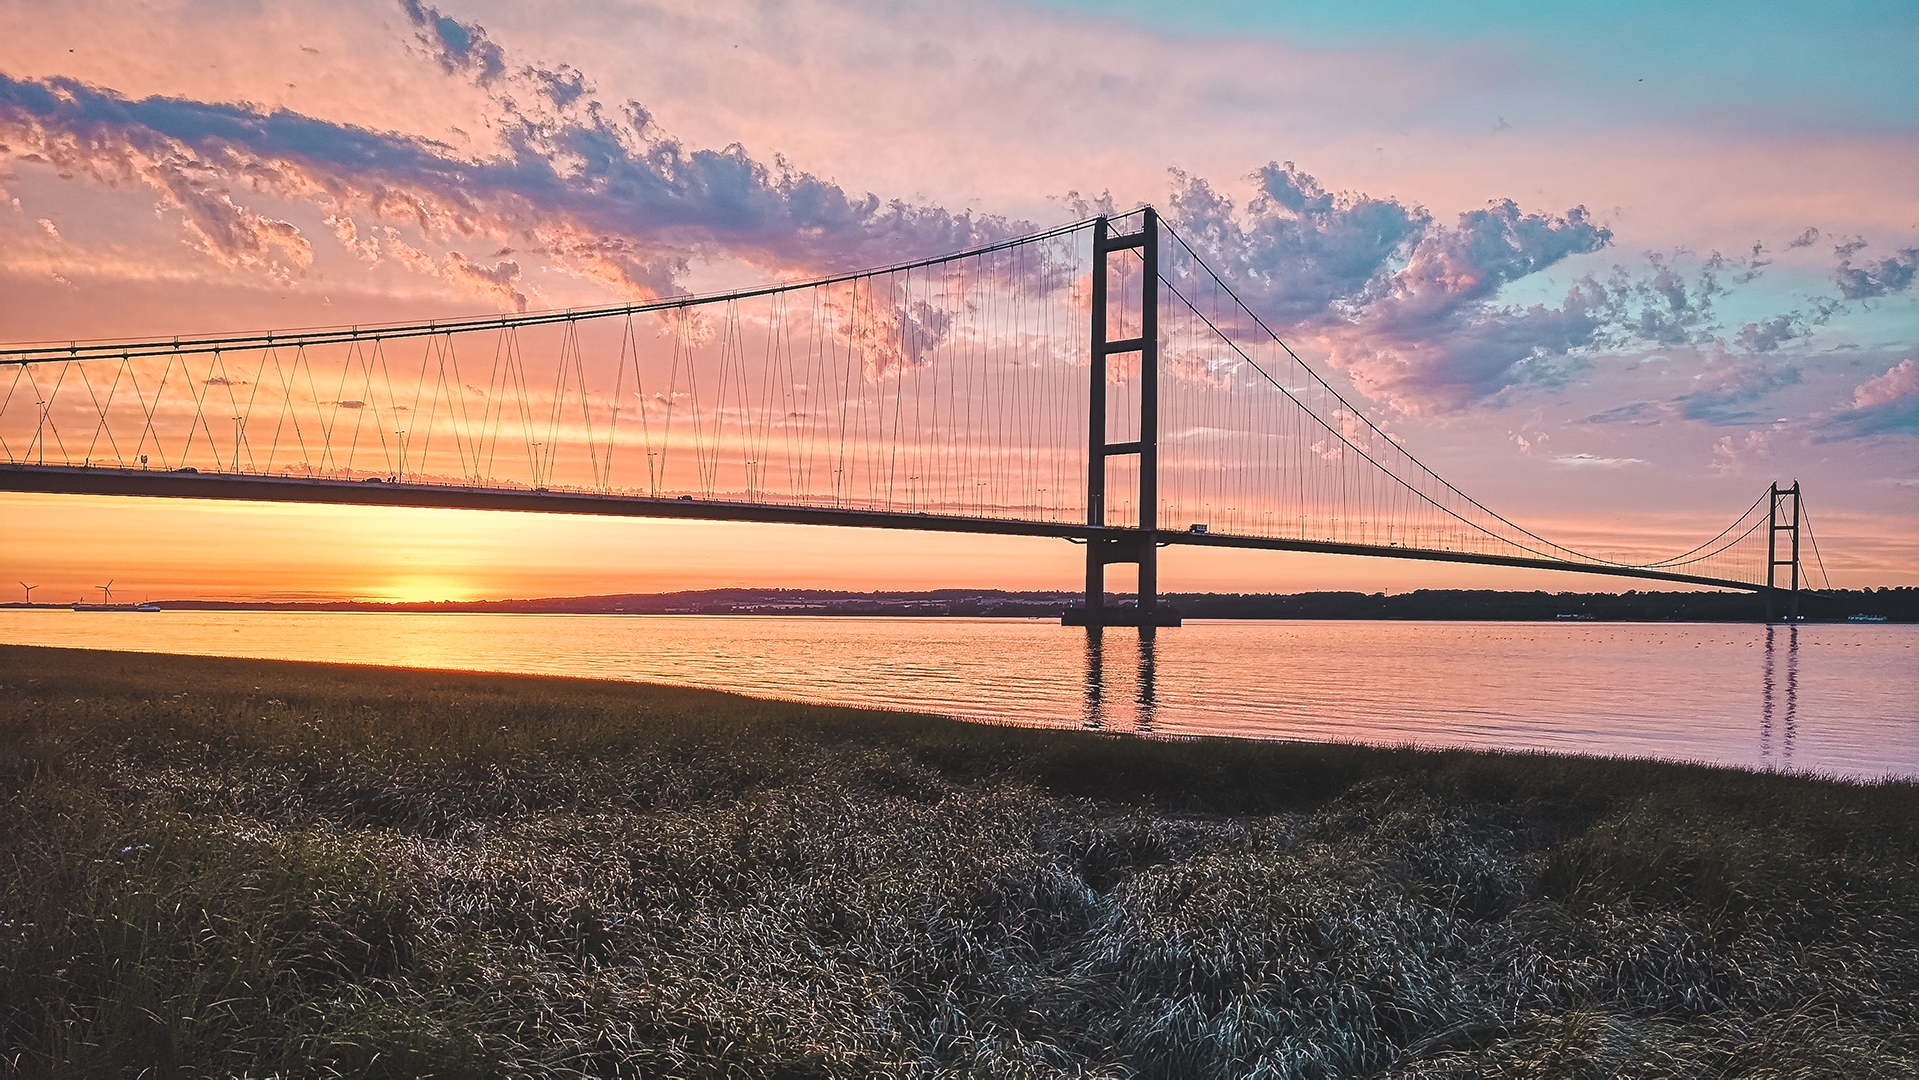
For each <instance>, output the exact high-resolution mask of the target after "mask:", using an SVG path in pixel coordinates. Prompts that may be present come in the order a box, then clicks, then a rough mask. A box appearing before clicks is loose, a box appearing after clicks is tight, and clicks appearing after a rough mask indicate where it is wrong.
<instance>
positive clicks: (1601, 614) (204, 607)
mask: <svg viewBox="0 0 1919 1080" xmlns="http://www.w3.org/2000/svg"><path fill="white" fill-rule="evenodd" d="M1163 599H1164V601H1165V602H1167V603H1170V604H1171V605H1172V606H1173V607H1174V608H1175V609H1176V610H1178V611H1179V612H1180V614H1181V615H1182V616H1183V617H1185V618H1188V619H1278V620H1287V619H1305V620H1352V619H1379V620H1406V621H1462V622H1558V621H1594V622H1758V621H1760V620H1762V619H1764V618H1765V600H1764V598H1763V597H1761V596H1758V595H1755V594H1751V593H1725V592H1639V591H1630V592H1625V593H1571V592H1562V593H1547V592H1502V591H1497V590H1490V589H1421V590H1417V591H1415V592H1408V593H1399V594H1396V595H1391V596H1388V595H1386V594H1384V593H1371V594H1368V593H1359V592H1308V593H1284V594H1279V593H1246V594H1241V593H1174V594H1167V595H1165V596H1164V598H1163ZM1131 600H1132V597H1131V596H1130V595H1126V594H1120V595H1117V596H1114V597H1112V598H1111V599H1109V601H1108V602H1109V603H1129V602H1131ZM1078 602H1079V595H1078V594H1077V593H1068V592H1006V591H999V590H990V589H989V590H978V589H937V590H926V591H919V592H865V593H856V592H843V591H833V590H823V589H702V590H695V591H687V592H674V593H625V594H617V595H608V596H568V597H542V598H532V599H505V600H435V601H400V602H382V601H373V600H290V601H274V600H191V599H187V600H156V601H153V604H154V606H156V607H158V608H160V609H162V610H167V611H262V612H274V611H279V612H378V613H387V614H434V615H447V614H486V615H502V614H517V615H787V616H823V617H834V618H843V617H851V618H857V617H891V618H899V617H962V618H964V617H990V618H1058V617H1059V614H1060V612H1061V611H1063V610H1064V609H1065V608H1067V607H1069V606H1073V605H1075V604H1077V603H1078ZM71 606H72V605H71V604H48V603H37V604H31V605H29V604H23V603H19V602H13V603H0V610H39V611H51V610H56V609H65V608H69V607H71ZM1800 611H1801V613H1802V615H1803V616H1804V621H1807V622H1846V621H1849V620H1851V619H1853V617H1854V616H1864V617H1865V619H1862V620H1860V621H1870V622H1880V621H1884V622H1890V623H1911V622H1919V588H1913V587H1910V586H1908V587H1900V588H1884V589H1848V590H1834V591H1831V592H1826V593H1801V594H1800Z"/></svg>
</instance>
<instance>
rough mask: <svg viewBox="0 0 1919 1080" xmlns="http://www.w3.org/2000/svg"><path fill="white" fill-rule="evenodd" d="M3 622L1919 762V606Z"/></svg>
mask: <svg viewBox="0 0 1919 1080" xmlns="http://www.w3.org/2000/svg"><path fill="white" fill-rule="evenodd" d="M0 641H4V642H8V643H13V644H27V645H64V646H79V647H87V648H102V649H120V650H132V651H140V652H172V653H194V654H201V655H216V656H252V657H266V658H273V659H285V660H321V661H330V662H336V663H353V664H381V665H395V666H406V667H427V668H454V669H463V670H473V671H503V672H519V673H528V674H540V675H571V676H583V677H590V678H602V679H624V680H636V681H643V682H661V683H673V684H677V685H683V686H700V687H709V688H713V689H719V690H732V691H737V692H741V693H747V694H754V695H758V696H763V697H775V698H785V699H791V700H797V701H809V702H821V703H829V704H844V705H863V706H874V707H879V708H888V709H908V710H914V711H921V712H933V713H941V714H945V715H949V716H961V717H966V718H970V719H978V720H988V721H993V722H998V723H1010V724H1027V725H1037V726H1048V727H1089V728H1099V729H1104V730H1108V731H1128V732H1156V733H1161V734H1167V735H1230V736H1238V737H1249V738H1263V739H1312V740H1334V741H1344V742H1363V743H1374V744H1409V743H1410V744H1417V745H1421V746H1463V747H1496V748H1501V749H1510V750H1541V751H1549V752H1554V753H1588V754H1607V755H1623V756H1638V757H1658V758H1669V759H1676V760H1688V761H1701V762H1711V763H1716V764H1723V765H1735V766H1740V767H1743V768H1754V769H1778V770H1782V771H1804V772H1818V773H1826V774H1831V775H1838V776H1847V777H1855V778H1876V777H1883V776H1903V777H1919V626H1901V625H1882V624H1865V625H1856V624H1837V625H1835V624H1817V625H1801V626H1761V625H1751V624H1714V623H1590V622H1571V623H1462V622H1430V623H1421V622H1372V621H1367V622H1306V621H1298V622H1293V621H1287V622H1278V621H1272V622H1268V621H1258V622H1255V621H1245V622H1241V621H1203V622H1191V623H1188V624H1187V625H1185V626H1183V627H1178V628H1174V629H1166V630H1161V631H1160V632H1159V636H1158V639H1157V640H1156V641H1154V642H1151V643H1142V642H1141V641H1140V640H1139V638H1138V636H1137V632H1136V631H1133V630H1126V629H1113V630H1108V631H1106V633H1105V634H1104V635H1103V636H1102V637H1100V638H1098V639H1094V640H1091V641H1089V639H1088V637H1087V635H1086V633H1085V632H1084V631H1082V630H1074V629H1069V628H1066V627H1062V626H1059V625H1058V624H1057V623H1054V622H1046V621H1040V620H1028V619H933V618H897V619H895V618H793V617H765V618H761V617H753V616H710V617H709V616H630V615H627V616H621V615H612V616H599V615H389V614H361V613H326V614H306V613H298V614H295V613H281V612H217V613H215V612H195V611H163V612H157V613H137V612H113V613H106V612H87V613H76V612H73V611H67V610H37V611H36V610H24V609H13V610H4V609H0Z"/></svg>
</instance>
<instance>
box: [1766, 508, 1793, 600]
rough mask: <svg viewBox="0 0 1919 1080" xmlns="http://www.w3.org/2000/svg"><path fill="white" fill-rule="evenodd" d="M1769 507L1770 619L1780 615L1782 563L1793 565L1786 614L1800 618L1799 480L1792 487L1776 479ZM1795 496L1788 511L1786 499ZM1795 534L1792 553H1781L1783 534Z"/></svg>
mask: <svg viewBox="0 0 1919 1080" xmlns="http://www.w3.org/2000/svg"><path fill="white" fill-rule="evenodd" d="M1768 498H1769V499H1770V500H1771V506H1770V510H1769V515H1770V519H1771V520H1770V522H1769V523H1768V527H1767V529H1766V621H1767V622H1772V621H1774V619H1776V618H1777V617H1778V615H1777V610H1776V609H1777V604H1778V600H1779V584H1778V580H1779V579H1778V573H1779V568H1780V567H1782V566H1787V567H1791V568H1792V569H1791V577H1790V581H1791V583H1792V584H1791V589H1792V592H1791V597H1790V599H1789V600H1788V601H1787V611H1786V617H1787V619H1788V621H1791V622H1798V621H1799V481H1797V480H1794V481H1793V482H1792V486H1791V487H1789V488H1782V487H1780V486H1779V484H1778V483H1777V482H1776V481H1775V482H1774V483H1773V485H1772V492H1771V494H1770V495H1769V496H1768ZM1788 499H1790V500H1792V511H1791V514H1790V515H1788V514H1787V512H1786V507H1785V503H1786V500H1788ZM1782 532H1783V533H1791V534H1792V557H1791V558H1787V559H1781V558H1780V557H1779V534H1780V533H1782Z"/></svg>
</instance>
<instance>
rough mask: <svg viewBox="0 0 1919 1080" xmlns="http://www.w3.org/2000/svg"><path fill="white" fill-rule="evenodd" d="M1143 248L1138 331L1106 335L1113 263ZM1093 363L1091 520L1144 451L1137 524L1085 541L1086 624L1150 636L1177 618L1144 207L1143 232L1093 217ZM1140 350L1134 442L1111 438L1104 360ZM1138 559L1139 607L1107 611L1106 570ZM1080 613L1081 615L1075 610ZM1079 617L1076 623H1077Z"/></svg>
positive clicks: (1098, 518) (1150, 245)
mask: <svg viewBox="0 0 1919 1080" xmlns="http://www.w3.org/2000/svg"><path fill="white" fill-rule="evenodd" d="M1135 249H1136V250H1138V251H1139V255H1140V263H1141V269H1142V272H1141V274H1140V294H1139V319H1140V327H1139V336H1138V337H1133V338H1121V339H1119V340H1117V341H1112V340H1108V339H1107V336H1106V335H1107V325H1106V322H1107V319H1106V303H1107V296H1108V293H1107V274H1108V269H1109V268H1108V261H1109V260H1110V258H1111V257H1112V255H1113V254H1114V253H1116V252H1122V251H1130V250H1135ZM1092 284H1093V295H1092V333H1091V335H1090V336H1089V338H1088V340H1089V342H1090V343H1091V353H1092V363H1091V365H1090V368H1091V379H1092V382H1091V384H1090V387H1089V389H1090V391H1091V393H1090V395H1089V397H1088V414H1087V424H1086V433H1087V458H1086V461H1087V469H1086V524H1087V525H1089V526H1091V527H1093V528H1094V529H1099V530H1102V531H1104V530H1107V528H1108V526H1107V520H1106V509H1107V500H1106V462H1107V459H1108V458H1113V457H1122V456H1125V455H1128V454H1136V455H1138V456H1139V492H1138V502H1137V503H1135V505H1137V506H1138V507H1139V524H1138V527H1137V528H1133V529H1112V530H1111V533H1112V534H1113V535H1110V536H1095V537H1093V538H1092V539H1089V540H1088V541H1087V542H1086V609H1085V616H1084V617H1085V625H1086V627H1087V629H1088V630H1090V631H1093V632H1095V633H1097V632H1098V631H1099V629H1100V628H1101V627H1102V626H1104V625H1106V624H1108V623H1112V624H1115V625H1137V626H1138V627H1139V632H1140V636H1141V637H1149V638H1150V637H1152V636H1153V630H1154V629H1155V628H1156V627H1159V626H1167V625H1172V626H1176V625H1178V620H1177V619H1176V618H1175V617H1174V616H1172V615H1171V614H1170V613H1169V612H1165V611H1162V610H1161V609H1160V606H1159V214H1158V213H1157V212H1156V211H1155V210H1154V209H1153V208H1152V207H1150V206H1149V207H1147V208H1145V209H1144V210H1143V211H1141V212H1140V228H1139V231H1138V232H1135V233H1128V234H1123V235H1115V234H1114V233H1113V231H1112V227H1111V225H1110V224H1109V223H1108V221H1107V219H1106V218H1104V217H1101V218H1099V219H1097V220H1096V221H1094V222H1093V282H1092ZM1126 353H1138V354H1139V358H1140V364H1139V380H1140V390H1139V438H1138V439H1137V440H1136V441H1133V442H1119V443H1109V442H1107V441H1106V379H1107V373H1108V370H1107V358H1108V357H1112V356H1123V355H1125V354H1126ZM1129 562H1130V563H1137V564H1139V590H1138V591H1139V606H1138V608H1137V610H1136V611H1133V612H1126V613H1124V614H1122V613H1121V612H1119V611H1117V610H1108V609H1107V608H1106V606H1105V605H1106V567H1107V565H1108V564H1109V563H1129ZM1075 614H1077V613H1075ZM1075 621H1076V620H1075Z"/></svg>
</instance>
